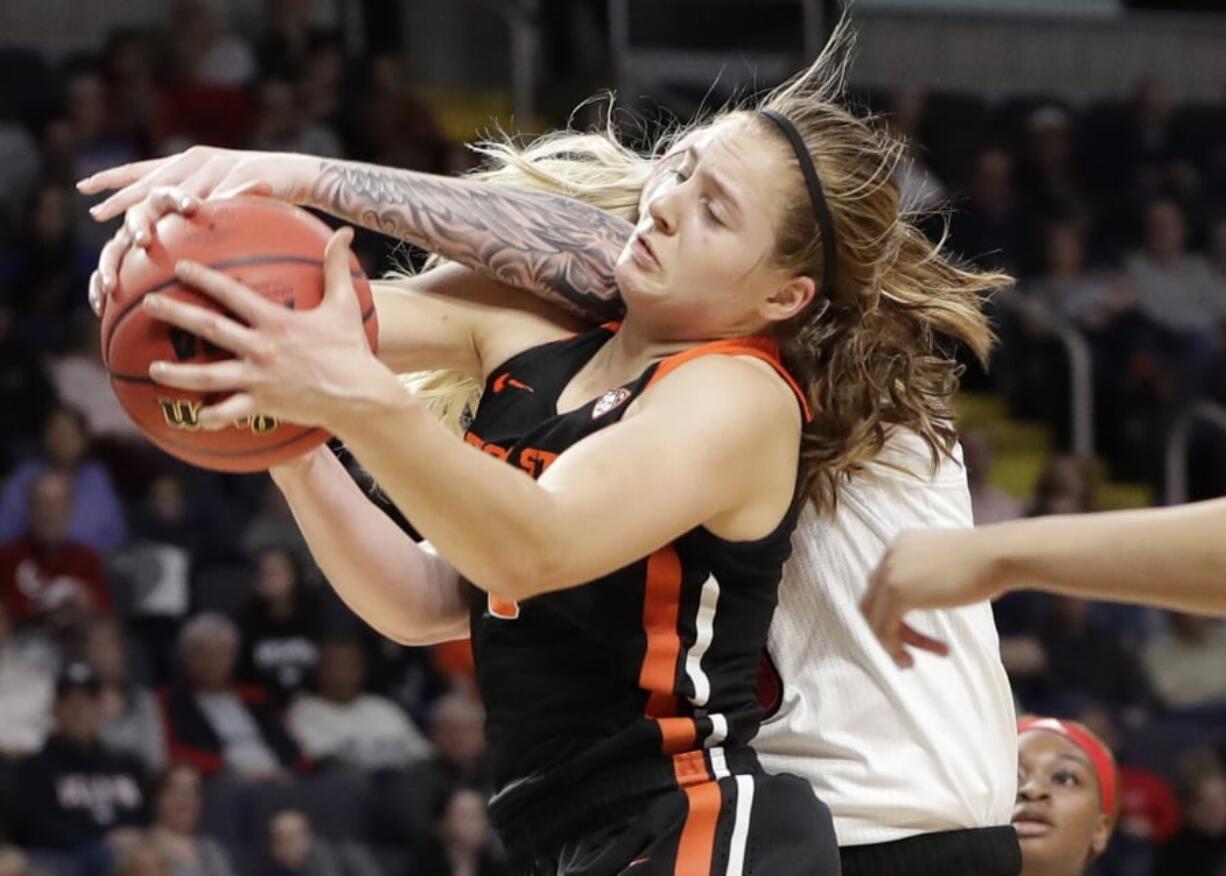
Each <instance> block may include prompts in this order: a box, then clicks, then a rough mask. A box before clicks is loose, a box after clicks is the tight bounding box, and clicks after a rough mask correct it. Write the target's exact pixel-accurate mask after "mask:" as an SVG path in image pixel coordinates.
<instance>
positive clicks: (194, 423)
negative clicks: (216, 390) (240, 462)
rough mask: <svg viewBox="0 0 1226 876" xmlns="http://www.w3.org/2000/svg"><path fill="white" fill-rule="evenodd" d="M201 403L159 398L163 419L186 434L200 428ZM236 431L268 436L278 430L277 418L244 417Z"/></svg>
mask: <svg viewBox="0 0 1226 876" xmlns="http://www.w3.org/2000/svg"><path fill="white" fill-rule="evenodd" d="M201 406H202V403H201V402H198V401H193V400H192V399H186V398H177V399H172V398H159V399H158V407H160V408H161V409H162V418H163V419H164V420H165V421H166V425H167V426H169V427H170V428H172V429H182V430H183V431H184V432H195V431H197V430H199V428H200V408H201ZM234 427H235V428H236V429H250V430H251V432H252V434H255V435H267V434H268V433H269V432H273V431H275V430H276V428H277V418H276V417H270V416H268V414H256V415H255V416H254V417H242V418H240V419H237V420H235V421H234Z"/></svg>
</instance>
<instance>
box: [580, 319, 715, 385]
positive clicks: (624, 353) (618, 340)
mask: <svg viewBox="0 0 1226 876" xmlns="http://www.w3.org/2000/svg"><path fill="white" fill-rule="evenodd" d="M701 343H703V342H702V341H678V340H661V339H660V338H659V336H658V335H654V334H653V333H652V332H650V331H648V330H647V329H646V327H644V326H641V325H640V324H638V323H637V322H635V321H634V320H632V319H631V318H630V317H629V316H627V318H626V320H625V321H624V322H623V323H622V324H621V327H620V328H619V329H618V330H617V334H615V335H614V336H613V337H612V338H611V339H610V340H609V342H608V343H607V344H605V345H604V346H603V347H601V348H600V351H599V352H598V353H597V354H596V356H595V357H594V358H593V361H592V364H593V365H594V366H596V368H597V369H598V370H599V371H601V372H604V373H606V374H609V375H611V376H614V377H617V378H619V382H623V383H624V382H626V381H628V380H630V379H632V378H633V377H634V376H636V375H638V374H640V373H642V372H643V371H644V370H645V369H646V368H647V366H649V365H651V364H652V363H653V362H658V361H660V360H661V359H665V358H667V357H669V356H672V355H674V354H676V353H680V352H682V351H683V350H688V349H690V348H691V347H696V346H698V345H699V344H701Z"/></svg>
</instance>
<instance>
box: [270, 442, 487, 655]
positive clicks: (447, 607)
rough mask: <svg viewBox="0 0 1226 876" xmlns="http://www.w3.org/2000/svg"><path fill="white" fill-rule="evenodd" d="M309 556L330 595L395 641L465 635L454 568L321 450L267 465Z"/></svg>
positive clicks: (464, 612) (465, 619)
mask: <svg viewBox="0 0 1226 876" xmlns="http://www.w3.org/2000/svg"><path fill="white" fill-rule="evenodd" d="M272 476H273V480H274V481H275V482H276V484H277V486H278V487H280V488H281V492H282V493H284V494H285V498H286V500H287V501H288V502H289V505H290V508H291V509H292V511H293V513H294V519H295V520H296V521H297V522H298V526H299V528H300V529H301V530H302V533H303V535H304V536H305V537H306V541H307V544H308V546H309V547H310V549H311V554H312V555H313V556H314V557H315V561H316V562H317V563H318V564H319V567H320V569H321V570H322V571H323V573H324V574H325V575H326V576H327V578H328V580H329V581H330V582H331V584H332V586H333V588H334V589H335V590H336V592H337V594H338V595H339V596H340V597H341V599H342V600H344V602H345V604H347V605H348V606H349V607H350V608H351V609H353V611H354V612H355V613H356V614H357V615H358V616H359V617H361V618H362V619H363V620H365V621H366V622H367V623H369V624H370V625H371V626H372V627H374V628H375V629H377V630H378V631H379V632H381V633H383V634H384V635H385V636H387V637H388V638H390V639H393V640H395V641H398V642H401V643H402V644H414V645H419V644H432V643H434V642H441V641H446V640H448V639H455V638H462V637H463V636H466V635H467V634H468V612H467V607H466V605H465V603H464V599H463V594H462V591H461V585H460V582H459V579H458V576H457V574H456V572H455V569H454V568H452V567H451V566H450V565H449V564H448V563H447V562H446V561H445V560H444V559H442V558H441V557H439V556H437V555H435V554H433V553H431V552H430V551H429V550H427V549H425V548H423V547H421V546H420V545H417V544H415V543H414V542H413V540H412V538H410V537H409V536H408V534H407V533H405V532H403V531H402V530H401V529H400V528H399V527H398V526H397V525H396V524H395V523H394V522H393V521H392V520H391V519H390V518H388V516H387V515H386V514H384V513H383V512H382V511H380V510H379V509H378V508H377V507H376V506H375V505H374V504H373V503H372V502H371V501H370V500H369V499H368V498H367V497H366V495H365V494H364V493H363V492H362V489H361V487H359V486H358V485H357V484H356V483H355V482H354V481H353V479H352V478H351V477H350V476H349V474H348V472H346V471H345V469H344V467H343V466H342V465H341V463H340V461H339V460H337V459H336V457H335V456H333V455H332V454H331V453H330V452H328V451H327V450H326V449H320V450H317V451H315V452H314V453H313V454H312V455H311V456H310V457H308V458H306V459H304V460H300V461H298V462H295V463H293V464H291V465H288V466H282V467H280V468H276V469H273V471H272Z"/></svg>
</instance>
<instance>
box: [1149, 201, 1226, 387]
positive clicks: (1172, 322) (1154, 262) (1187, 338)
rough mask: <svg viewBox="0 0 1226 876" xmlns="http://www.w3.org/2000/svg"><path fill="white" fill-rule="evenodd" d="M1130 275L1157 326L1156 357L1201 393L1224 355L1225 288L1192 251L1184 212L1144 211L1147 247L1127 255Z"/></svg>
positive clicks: (1163, 204) (1165, 206) (1163, 206)
mask: <svg viewBox="0 0 1226 876" xmlns="http://www.w3.org/2000/svg"><path fill="white" fill-rule="evenodd" d="M1125 272H1126V276H1127V279H1128V282H1129V285H1130V287H1131V293H1132V295H1133V296H1134V297H1135V299H1136V302H1137V308H1138V310H1139V311H1140V312H1141V314H1142V315H1144V316H1145V318H1146V319H1147V320H1148V321H1149V322H1150V323H1151V324H1152V325H1153V326H1154V327H1155V331H1154V333H1153V337H1152V340H1151V343H1152V345H1153V347H1154V353H1155V354H1156V355H1157V356H1159V357H1160V358H1161V360H1162V361H1163V362H1165V364H1166V366H1167V367H1168V368H1169V369H1171V370H1172V371H1173V372H1174V374H1175V375H1176V376H1177V377H1178V378H1179V379H1178V381H1177V382H1178V384H1180V385H1183V384H1187V392H1188V393H1191V394H1196V393H1199V392H1200V391H1201V390H1203V388H1204V387H1205V386H1206V385H1207V383H1208V381H1207V378H1208V377H1210V376H1211V370H1212V368H1213V366H1214V365H1216V364H1217V361H1218V359H1220V357H1221V354H1222V339H1221V332H1220V327H1221V326H1222V325H1223V323H1226V284H1223V283H1221V282H1220V281H1219V280H1218V278H1216V277H1215V276H1214V274H1213V272H1212V270H1211V269H1210V267H1209V263H1208V262H1207V261H1206V260H1205V258H1204V257H1203V256H1200V255H1197V254H1194V253H1189V252H1188V251H1187V230H1186V227H1185V223H1184V216H1183V212H1182V211H1181V210H1180V208H1179V207H1178V206H1177V205H1176V204H1175V203H1174V202H1172V201H1156V202H1154V203H1153V204H1151V205H1150V207H1149V208H1148V210H1147V211H1146V213H1145V240H1144V247H1143V248H1142V249H1141V250H1140V251H1139V252H1135V253H1133V254H1132V255H1131V256H1129V257H1128V259H1127V262H1126V265H1125Z"/></svg>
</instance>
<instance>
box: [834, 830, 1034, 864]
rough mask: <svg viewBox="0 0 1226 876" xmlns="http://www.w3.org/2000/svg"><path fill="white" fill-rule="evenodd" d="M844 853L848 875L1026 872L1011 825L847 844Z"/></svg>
mask: <svg viewBox="0 0 1226 876" xmlns="http://www.w3.org/2000/svg"><path fill="white" fill-rule="evenodd" d="M839 853H840V856H841V857H842V860H843V876H962V874H964V873H965V874H968V876H969V874H972V873H973V874H974V876H1018V874H1019V873H1021V872H1022V849H1021V846H1019V845H1018V842H1017V831H1015V830H1014V829H1013V826H1012V825H1009V824H1006V825H1003V826H1001V827H985V828H980V829H978V830H951V831H945V832H943V833H924V834H920V835H919V836H911V837H907V838H906V839H901V840H895V841H894V842H891V843H875V844H873V845H867V846H844V847H843V848H842V849H840V850H839Z"/></svg>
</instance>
